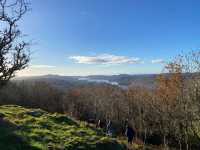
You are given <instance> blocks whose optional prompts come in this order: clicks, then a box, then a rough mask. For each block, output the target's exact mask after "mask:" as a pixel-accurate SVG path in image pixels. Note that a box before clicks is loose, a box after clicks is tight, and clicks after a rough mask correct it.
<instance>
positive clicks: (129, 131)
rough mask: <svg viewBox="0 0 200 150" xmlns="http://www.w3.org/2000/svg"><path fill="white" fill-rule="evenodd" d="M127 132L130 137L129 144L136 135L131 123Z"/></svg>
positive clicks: (128, 137)
mask: <svg viewBox="0 0 200 150" xmlns="http://www.w3.org/2000/svg"><path fill="white" fill-rule="evenodd" d="M125 134H126V136H127V139H128V144H132V142H133V138H134V137H135V131H134V129H133V128H132V127H131V126H130V125H127V127H126V132H125Z"/></svg>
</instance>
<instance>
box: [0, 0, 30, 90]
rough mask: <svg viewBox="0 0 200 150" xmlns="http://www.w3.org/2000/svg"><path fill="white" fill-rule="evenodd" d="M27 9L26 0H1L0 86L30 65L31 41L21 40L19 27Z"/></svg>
mask: <svg viewBox="0 0 200 150" xmlns="http://www.w3.org/2000/svg"><path fill="white" fill-rule="evenodd" d="M27 11H28V3H27V2H26V1H25V0H14V1H13V0H0V88H1V87H2V86H4V85H5V84H6V83H7V82H8V81H9V80H10V79H11V78H12V77H14V75H15V73H16V72H17V71H19V70H22V69H24V68H25V67H27V65H28V62H29V49H28V45H29V43H27V42H25V41H23V40H21V38H22V34H21V31H20V29H19V28H18V22H19V21H20V20H21V18H22V17H23V16H24V14H25V13H26V12H27Z"/></svg>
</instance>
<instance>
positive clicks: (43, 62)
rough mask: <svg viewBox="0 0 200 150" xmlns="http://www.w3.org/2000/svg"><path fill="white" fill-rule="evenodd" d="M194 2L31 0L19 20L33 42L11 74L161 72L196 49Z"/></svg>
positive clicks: (198, 15)
mask: <svg viewBox="0 0 200 150" xmlns="http://www.w3.org/2000/svg"><path fill="white" fill-rule="evenodd" d="M199 4H200V2H199V1H195V0H194V1H180V0H177V1H172V0H170V1H158V0H156V1H153V2H152V1H151V2H150V1H148V0H144V1H132V0H126V1H123V2H122V1H119V0H117V1H114V0H109V1H98V0H96V1H91V0H79V1H73V0H67V1H65V0H62V1H59V2H57V1H51V0H48V1H45V2H44V1H39V0H35V1H32V2H31V5H30V7H31V11H29V12H28V13H27V14H26V15H25V16H24V18H23V20H21V22H20V24H19V27H20V29H21V30H22V33H23V34H25V35H28V36H26V37H25V39H27V40H30V39H31V41H32V43H33V44H32V45H31V52H32V55H31V62H30V65H29V67H28V68H27V69H25V70H22V71H20V72H19V73H17V76H41V75H47V74H57V75H64V76H72V75H76V76H80V75H81V76H88V75H99V74H101V75H113V74H159V73H162V71H163V68H164V65H165V63H166V62H168V61H170V60H172V59H173V58H174V57H175V56H177V55H178V54H180V53H187V52H189V51H191V50H194V51H195V50H199V48H200V41H199V35H200V30H199V26H200V10H199V8H198V6H199ZM52 10H53V11H52Z"/></svg>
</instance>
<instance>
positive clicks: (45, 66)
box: [30, 65, 56, 68]
mask: <svg viewBox="0 0 200 150" xmlns="http://www.w3.org/2000/svg"><path fill="white" fill-rule="evenodd" d="M55 67H56V66H50V65H31V66H30V68H55Z"/></svg>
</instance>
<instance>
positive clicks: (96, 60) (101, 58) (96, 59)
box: [69, 54, 142, 64]
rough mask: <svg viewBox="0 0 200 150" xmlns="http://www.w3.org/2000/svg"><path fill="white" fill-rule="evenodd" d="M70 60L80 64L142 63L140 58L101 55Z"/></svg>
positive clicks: (77, 57)
mask: <svg viewBox="0 0 200 150" xmlns="http://www.w3.org/2000/svg"><path fill="white" fill-rule="evenodd" d="M69 58H70V59H72V60H74V61H75V62H76V63H80V64H136V63H142V61H141V60H140V58H132V57H126V56H116V55H110V54H101V55H97V56H71V57H69Z"/></svg>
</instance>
